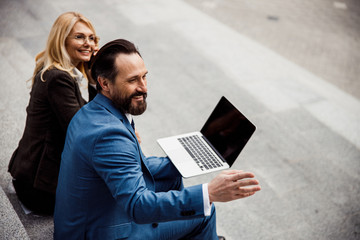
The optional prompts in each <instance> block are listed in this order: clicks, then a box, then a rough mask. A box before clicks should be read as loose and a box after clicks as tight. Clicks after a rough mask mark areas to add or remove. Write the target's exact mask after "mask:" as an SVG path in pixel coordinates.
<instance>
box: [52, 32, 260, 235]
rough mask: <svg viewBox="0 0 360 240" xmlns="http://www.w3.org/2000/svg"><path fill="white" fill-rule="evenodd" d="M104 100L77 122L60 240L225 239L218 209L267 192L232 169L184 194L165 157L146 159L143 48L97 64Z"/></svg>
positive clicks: (67, 150)
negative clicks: (141, 135)
mask: <svg viewBox="0 0 360 240" xmlns="http://www.w3.org/2000/svg"><path fill="white" fill-rule="evenodd" d="M91 72H92V77H93V78H94V79H96V80H97V89H98V94H97V96H96V97H95V99H94V100H93V101H91V102H90V103H88V104H87V105H85V106H84V107H83V108H82V109H80V111H79V112H78V113H77V114H76V115H75V116H74V118H73V119H72V121H71V123H70V125H69V127H68V131H67V137H66V142H65V146H64V151H63V154H62V160H61V168H60V174H59V180H58V187H57V192H56V207H55V214H54V225H55V231H54V238H55V239H67V240H68V239H218V237H217V234H216V217H215V208H214V206H213V204H212V203H213V202H226V201H232V200H235V199H239V198H244V197H248V196H251V195H253V194H254V193H255V192H256V191H259V190H260V186H259V185H258V181H257V180H256V179H254V175H253V174H252V173H249V172H243V171H238V170H228V171H224V172H222V173H220V174H219V175H218V176H216V177H215V178H214V179H213V180H212V181H211V182H209V183H208V184H202V185H196V186H191V187H186V188H184V186H183V183H182V178H181V175H180V174H179V172H178V171H177V170H176V169H175V167H174V166H173V165H172V163H171V162H170V161H169V159H168V158H166V157H149V158H147V157H145V156H144V155H143V153H142V151H141V148H140V145H139V142H138V139H137V137H136V134H135V131H134V128H133V126H132V124H131V123H132V115H140V114H142V113H143V112H144V111H145V109H146V96H147V87H146V74H147V69H146V67H145V64H144V62H143V59H142V58H141V55H140V53H139V52H138V50H137V49H136V47H135V46H134V45H133V44H132V43H130V42H128V41H126V40H121V39H118V40H114V41H112V42H110V43H108V44H106V45H105V46H104V47H102V48H101V49H100V50H99V52H98V53H97V55H96V56H95V58H94V59H93V61H92V68H91Z"/></svg>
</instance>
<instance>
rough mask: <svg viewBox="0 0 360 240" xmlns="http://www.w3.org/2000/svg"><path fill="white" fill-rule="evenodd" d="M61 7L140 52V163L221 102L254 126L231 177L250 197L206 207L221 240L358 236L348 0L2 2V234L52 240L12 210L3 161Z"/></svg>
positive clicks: (352, 21) (355, 75)
mask: <svg viewBox="0 0 360 240" xmlns="http://www.w3.org/2000/svg"><path fill="white" fill-rule="evenodd" d="M70 10H71V11H79V12H82V13H83V14H84V15H85V16H87V17H88V18H89V19H90V20H91V21H92V22H93V24H94V25H95V28H96V29H97V33H98V35H100V36H101V44H104V43H106V42H107V41H110V40H113V39H115V38H126V39H129V40H131V41H133V42H134V43H136V45H138V46H139V49H140V51H141V53H142V55H143V57H144V59H145V63H146V65H147V68H148V70H149V78H148V79H149V80H148V85H149V86H148V88H149V97H148V101H149V108H148V110H147V112H145V113H144V114H143V115H142V116H140V117H137V119H136V122H137V128H138V130H139V132H140V133H141V136H142V140H143V143H142V148H143V150H144V152H145V153H146V154H147V155H163V154H164V153H163V152H162V151H161V149H160V148H159V147H158V145H157V144H156V142H155V139H157V138H159V137H164V136H168V135H171V134H176V133H181V132H184V131H193V130H197V129H199V128H200V127H201V126H202V124H203V122H204V121H205V120H206V118H207V116H208V115H209V114H210V112H211V110H212V108H213V106H214V105H215V104H216V102H217V101H218V99H219V98H220V96H222V95H225V96H227V98H229V99H230V100H231V101H232V102H233V103H234V105H236V106H237V107H238V108H239V109H240V110H241V111H242V112H244V113H245V114H246V115H247V116H248V117H249V118H250V119H251V120H252V121H253V122H254V123H255V124H256V126H257V131H256V133H255V134H254V137H253V138H252V139H251V141H250V142H249V143H248V145H247V146H246V148H245V149H244V151H243V153H242V154H241V156H240V157H239V158H238V160H237V162H236V163H235V165H234V166H233V168H236V169H244V170H249V171H253V172H254V173H255V174H256V176H257V178H258V179H259V180H260V182H261V185H262V191H261V192H259V193H257V194H256V195H255V196H253V197H251V198H248V199H243V200H238V201H235V202H231V203H220V204H216V207H217V219H218V233H219V234H222V235H225V236H226V237H227V239H230V240H237V239H360V206H359V202H360V188H359V186H360V184H359V183H360V134H359V133H360V125H359V123H360V111H359V110H360V102H359V98H360V88H359V73H360V68H359V58H360V51H359V50H360V29H359V27H358V26H359V24H360V20H359V19H360V16H359V13H360V12H359V10H360V4H359V3H358V1H355V0H351V1H345V0H344V1H340V0H338V1H325V0H316V1H300V0H294V1H287V2H286V1H279V0H273V1H262V0H252V1H245V0H244V1H234V0H232V1H216V0H212V1H211V0H208V1H190V0H186V1H165V0H162V1H160V0H158V1H153V0H151V1H139V0H138V1H130V0H128V1H116V0H103V1H95V0H86V1H85V0H81V1H72V0H63V1H61V2H60V1H41V0H32V1H29V0H15V1H14V0H0V15H1V16H2V17H1V18H0V61H1V65H0V70H1V72H2V75H1V76H0V81H1V83H2V86H3V87H2V88H0V96H1V101H0V128H1V132H0V141H1V149H2V151H1V152H0V176H1V177H0V186H1V188H2V189H3V192H4V193H5V194H6V196H7V198H6V197H5V198H4V197H3V196H5V195H4V194H2V191H0V201H1V203H0V208H1V209H0V213H1V218H2V221H1V225H0V238H2V239H23V238H25V237H24V235H23V234H24V231H26V234H25V235H28V236H29V238H30V239H51V235H52V228H53V226H52V219H51V218H44V217H39V216H33V215H31V214H30V215H25V214H24V212H23V211H22V209H21V207H20V205H19V203H18V201H17V199H16V195H15V194H14V193H13V190H12V188H11V184H10V182H11V177H10V176H9V174H8V173H7V164H8V161H9V158H10V156H11V154H12V152H13V151H14V149H15V148H16V146H17V143H18V141H19V139H20V138H21V135H22V131H23V128H24V123H25V117H26V112H25V108H26V106H27V102H28V99H29V94H28V93H29V88H28V84H27V83H26V80H27V79H29V78H30V77H31V75H32V70H33V67H34V60H33V59H34V56H35V55H36V53H37V52H39V51H40V50H42V48H43V46H44V44H45V40H46V38H47V35H48V32H49V29H50V27H51V25H52V23H53V22H54V20H55V19H56V17H57V16H58V15H59V14H61V13H62V12H65V11H70ZM213 176H214V174H210V175H206V176H202V177H197V178H191V179H186V181H185V183H186V185H193V184H199V183H203V182H208V181H210V180H211V177H213ZM0 190H1V189H0ZM9 203H11V204H9ZM4 217H6V219H7V220H8V221H4V220H3V218H4ZM19 220H20V221H19ZM2 233H6V234H7V235H5V234H2ZM9 234H10V235H9Z"/></svg>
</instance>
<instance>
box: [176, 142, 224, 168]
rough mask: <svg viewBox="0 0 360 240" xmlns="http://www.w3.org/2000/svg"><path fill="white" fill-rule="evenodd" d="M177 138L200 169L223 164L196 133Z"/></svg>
mask: <svg viewBox="0 0 360 240" xmlns="http://www.w3.org/2000/svg"><path fill="white" fill-rule="evenodd" d="M178 140H179V142H180V143H181V145H182V146H183V147H184V148H185V149H186V151H187V152H188V153H189V154H190V156H191V157H192V158H193V159H194V160H195V162H196V164H197V165H198V166H199V167H200V169H201V170H202V171H204V170H209V169H213V168H217V167H221V166H223V164H222V162H221V161H219V160H218V159H217V158H216V157H215V155H214V154H213V153H212V152H210V151H209V149H208V148H207V147H206V145H205V144H204V143H203V142H202V141H201V139H200V137H199V136H198V135H194V136H188V137H182V138H178Z"/></svg>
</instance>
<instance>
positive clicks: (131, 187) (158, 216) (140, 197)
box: [92, 128, 204, 224]
mask: <svg viewBox="0 0 360 240" xmlns="http://www.w3.org/2000/svg"><path fill="white" fill-rule="evenodd" d="M140 155H141V153H140V150H139V149H138V147H137V144H136V140H135V139H134V138H133V137H132V136H131V135H130V133H129V131H128V130H127V129H125V128H124V129H115V128H114V129H112V130H110V131H107V132H105V133H104V134H102V136H99V138H98V139H97V141H96V143H95V145H94V151H93V159H92V162H93V167H94V169H95V170H96V172H97V173H98V174H99V175H100V177H101V178H102V179H103V180H104V181H105V183H106V185H107V187H108V189H109V190H110V192H111V194H112V196H113V198H114V199H115V200H116V201H117V203H118V204H119V206H121V207H123V208H124V210H125V211H126V212H127V214H128V217H129V218H130V219H133V220H134V221H135V222H136V223H139V224H143V223H152V222H162V221H172V220H183V219H189V218H196V217H203V216H204V207H203V196H202V186H201V185H196V186H192V187H187V188H184V189H183V190H181V191H168V192H159V193H155V192H154V191H152V190H151V189H152V187H151V186H150V185H151V181H149V177H148V176H147V175H149V173H147V172H146V171H145V169H144V166H142V163H141V160H140Z"/></svg>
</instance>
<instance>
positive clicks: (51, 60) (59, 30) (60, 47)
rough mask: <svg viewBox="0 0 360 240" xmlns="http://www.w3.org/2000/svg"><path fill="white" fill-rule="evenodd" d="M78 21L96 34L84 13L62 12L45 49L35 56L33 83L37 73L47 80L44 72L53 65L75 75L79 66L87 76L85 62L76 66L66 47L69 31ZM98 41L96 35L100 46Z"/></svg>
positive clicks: (96, 41) (96, 42)
mask: <svg viewBox="0 0 360 240" xmlns="http://www.w3.org/2000/svg"><path fill="white" fill-rule="evenodd" d="M77 22H82V23H84V24H86V25H87V26H88V27H89V28H90V30H91V31H92V32H93V33H94V35H95V36H96V32H95V28H94V27H93V25H92V24H91V22H90V21H89V20H88V19H87V18H86V17H84V16H83V15H82V14H80V13H77V12H66V13H63V14H61V15H60V16H59V17H58V18H57V19H56V21H55V22H54V24H53V26H52V28H51V30H50V33H49V37H48V40H47V43H46V48H45V50H44V51H42V52H40V53H39V54H38V55H37V56H36V57H35V62H36V66H35V70H34V73H33V77H32V83H33V84H34V81H35V76H36V74H37V73H39V72H41V80H42V81H45V80H44V79H43V74H44V72H45V71H46V70H48V69H51V68H53V67H55V68H58V69H60V70H63V71H66V72H68V73H69V74H70V75H71V76H73V73H72V70H73V69H74V67H78V68H79V70H80V71H81V72H82V73H83V75H84V77H87V75H86V73H85V67H84V63H80V66H74V65H73V64H72V62H71V59H70V56H69V54H68V52H67V51H66V47H65V41H66V38H67V37H68V36H69V33H70V32H71V30H72V28H73V27H74V25H75V24H76V23H77ZM98 42H99V39H98V37H96V38H95V44H96V46H98Z"/></svg>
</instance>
